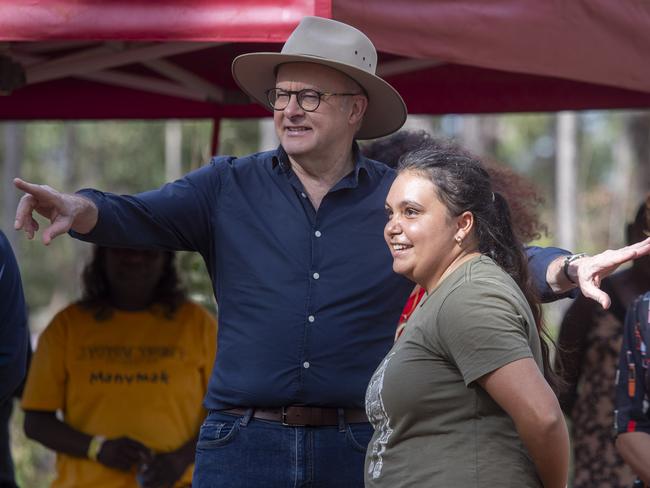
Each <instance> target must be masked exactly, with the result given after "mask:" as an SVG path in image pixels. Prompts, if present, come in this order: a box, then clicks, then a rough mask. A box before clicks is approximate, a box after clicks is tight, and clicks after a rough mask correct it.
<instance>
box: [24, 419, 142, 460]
mask: <svg viewBox="0 0 650 488" xmlns="http://www.w3.org/2000/svg"><path fill="white" fill-rule="evenodd" d="M24 429H25V434H26V435H27V437H29V438H30V439H34V440H35V441H38V442H40V443H41V444H43V445H44V446H45V447H48V448H50V449H52V450H54V451H57V452H62V453H65V454H69V455H70V456H74V457H78V458H86V457H87V453H88V446H89V444H90V441H91V439H92V438H93V437H92V436H91V435H88V434H84V433H83V432H80V431H78V430H76V429H73V428H72V427H70V426H69V425H68V424H66V423H65V422H62V421H61V420H59V419H58V418H56V413H55V412H51V411H40V410H26V411H25V424H24ZM149 458H150V452H149V449H147V448H146V447H145V446H144V445H142V444H141V443H140V442H138V441H135V440H133V439H130V438H128V437H120V438H117V439H108V440H106V441H104V444H103V445H102V447H101V449H100V451H99V453H98V454H97V461H98V462H100V463H102V464H103V465H105V466H108V467H109V468H113V469H120V470H123V471H128V470H129V469H131V467H133V465H136V464H139V463H142V462H146V461H148V460H149Z"/></svg>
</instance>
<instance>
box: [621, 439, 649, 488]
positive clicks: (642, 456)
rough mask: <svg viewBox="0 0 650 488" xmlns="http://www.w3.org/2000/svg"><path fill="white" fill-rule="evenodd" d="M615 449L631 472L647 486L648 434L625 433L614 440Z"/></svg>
mask: <svg viewBox="0 0 650 488" xmlns="http://www.w3.org/2000/svg"><path fill="white" fill-rule="evenodd" d="M616 449H617V450H618V452H619V453H620V454H621V456H622V457H623V459H624V460H625V462H626V463H627V464H629V465H630V467H631V468H632V471H634V473H635V474H636V475H637V476H638V477H639V478H640V479H641V480H643V482H644V483H645V484H646V485H648V484H650V434H647V433H645V432H625V433H623V434H619V435H618V437H617V438H616Z"/></svg>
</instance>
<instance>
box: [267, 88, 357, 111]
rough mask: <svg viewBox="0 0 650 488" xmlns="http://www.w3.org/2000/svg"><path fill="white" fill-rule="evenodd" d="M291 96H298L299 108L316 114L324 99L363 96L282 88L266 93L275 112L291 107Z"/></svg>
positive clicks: (272, 89)
mask: <svg viewBox="0 0 650 488" xmlns="http://www.w3.org/2000/svg"><path fill="white" fill-rule="evenodd" d="M291 95H295V96H296V100H297V101H298V106H299V107H300V108H301V109H303V110H304V111H305V112H314V111H316V109H317V108H318V106H319V105H320V102H321V100H322V98H323V97H334V96H338V97H351V96H354V95H362V93H328V92H319V91H317V90H312V89H311V88H305V89H303V90H297V91H295V90H283V89H282V88H271V89H270V90H267V91H266V98H267V100H268V102H269V107H271V108H272V109H273V110H284V109H285V108H287V106H288V105H289V101H290V100H291Z"/></svg>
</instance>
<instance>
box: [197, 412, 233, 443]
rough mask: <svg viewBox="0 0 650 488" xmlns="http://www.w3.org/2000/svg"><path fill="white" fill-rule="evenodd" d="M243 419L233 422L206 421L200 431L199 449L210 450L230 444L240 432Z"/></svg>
mask: <svg viewBox="0 0 650 488" xmlns="http://www.w3.org/2000/svg"><path fill="white" fill-rule="evenodd" d="M240 423H241V419H239V418H235V419H233V420H232V421H224V422H220V421H217V422H215V421H211V420H206V421H205V422H203V425H202V426H201V430H200V431H199V440H198V442H197V444H196V448H197V449H209V448H214V447H221V446H225V445H227V444H229V443H230V442H231V441H232V440H233V439H234V438H235V437H237V433H238V432H239V425H240Z"/></svg>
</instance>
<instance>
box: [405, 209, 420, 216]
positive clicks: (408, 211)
mask: <svg viewBox="0 0 650 488" xmlns="http://www.w3.org/2000/svg"><path fill="white" fill-rule="evenodd" d="M417 214H418V211H417V210H415V209H414V208H406V209H405V210H404V215H406V216H407V217H413V216H415V215H417Z"/></svg>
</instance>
